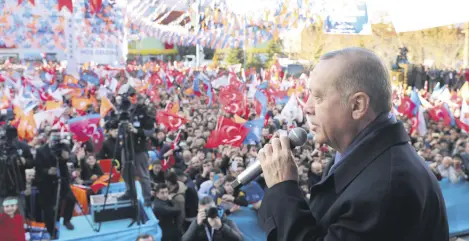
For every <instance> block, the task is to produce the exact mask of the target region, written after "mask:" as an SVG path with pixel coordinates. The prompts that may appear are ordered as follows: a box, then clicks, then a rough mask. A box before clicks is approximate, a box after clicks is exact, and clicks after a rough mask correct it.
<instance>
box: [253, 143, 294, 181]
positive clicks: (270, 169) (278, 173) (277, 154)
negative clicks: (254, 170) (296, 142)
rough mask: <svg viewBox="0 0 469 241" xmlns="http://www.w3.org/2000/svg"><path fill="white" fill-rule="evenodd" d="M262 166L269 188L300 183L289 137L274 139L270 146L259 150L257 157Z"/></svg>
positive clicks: (267, 145)
mask: <svg viewBox="0 0 469 241" xmlns="http://www.w3.org/2000/svg"><path fill="white" fill-rule="evenodd" d="M257 157H258V158H259V161H260V163H261V166H262V171H263V174H264V179H265V182H266V184H267V187H269V188H270V187H272V186H274V185H275V184H277V183H281V182H284V181H289V180H294V181H298V168H297V166H296V164H295V162H294V161H293V157H292V153H291V149H290V141H289V139H288V137H287V136H282V137H280V138H277V137H274V138H272V139H271V141H270V144H266V145H265V146H264V148H262V149H261V150H259V153H258V155H257Z"/></svg>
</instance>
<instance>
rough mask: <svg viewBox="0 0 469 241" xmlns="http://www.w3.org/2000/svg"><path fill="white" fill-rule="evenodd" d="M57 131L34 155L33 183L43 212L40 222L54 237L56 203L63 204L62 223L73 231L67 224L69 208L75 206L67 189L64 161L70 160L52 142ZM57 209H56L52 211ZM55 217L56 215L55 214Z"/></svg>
mask: <svg viewBox="0 0 469 241" xmlns="http://www.w3.org/2000/svg"><path fill="white" fill-rule="evenodd" d="M59 136H60V134H59V133H58V132H55V131H54V132H52V133H51V136H50V139H49V142H48V143H47V144H45V145H43V146H41V147H40V148H39V149H37V152H36V160H35V164H36V181H37V186H38V189H39V193H40V194H39V197H40V200H39V201H40V202H41V206H42V209H43V211H44V222H45V224H46V228H47V231H48V232H49V233H50V234H51V235H52V236H53V237H55V234H56V233H55V230H54V229H53V227H54V222H55V220H54V219H55V217H54V216H55V215H56V212H60V210H61V209H60V203H62V202H64V205H65V206H64V209H63V218H64V221H63V224H64V226H65V227H66V228H67V229H69V230H73V229H74V226H73V224H72V223H71V222H70V220H71V219H72V214H73V208H74V207H75V197H74V196H73V192H72V190H71V189H70V179H71V178H70V174H69V172H68V168H67V164H66V163H67V161H68V160H70V152H69V150H67V148H65V147H62V148H57V145H59V144H53V143H55V141H54V140H56V139H59V138H60V137H59ZM59 179H60V184H61V185H60V193H57V191H58V183H59ZM57 195H60V196H59V204H57V199H56V198H57ZM56 207H58V209H55V208H56ZM57 216H58V215H57Z"/></svg>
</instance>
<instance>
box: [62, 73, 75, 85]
mask: <svg viewBox="0 0 469 241" xmlns="http://www.w3.org/2000/svg"><path fill="white" fill-rule="evenodd" d="M64 84H67V85H69V84H70V85H72V84H78V80H77V79H76V78H75V77H73V76H71V75H65V77H64Z"/></svg>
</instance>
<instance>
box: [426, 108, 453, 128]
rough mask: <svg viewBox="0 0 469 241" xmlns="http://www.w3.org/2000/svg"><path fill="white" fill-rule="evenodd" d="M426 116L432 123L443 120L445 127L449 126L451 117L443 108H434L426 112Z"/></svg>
mask: <svg viewBox="0 0 469 241" xmlns="http://www.w3.org/2000/svg"><path fill="white" fill-rule="evenodd" d="M428 115H429V116H430V117H431V118H432V119H433V120H434V121H437V122H438V121H440V120H441V119H443V121H444V123H445V125H449V124H450V123H451V115H450V114H449V112H448V110H446V108H445V107H443V106H441V105H440V106H435V107H433V108H431V109H430V110H429V111H428Z"/></svg>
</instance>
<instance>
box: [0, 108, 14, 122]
mask: <svg viewBox="0 0 469 241" xmlns="http://www.w3.org/2000/svg"><path fill="white" fill-rule="evenodd" d="M13 119H15V114H14V113H13V110H1V111H0V122H7V121H11V120H13Z"/></svg>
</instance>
